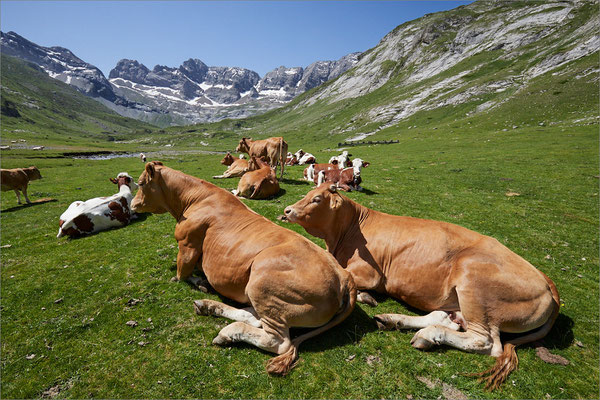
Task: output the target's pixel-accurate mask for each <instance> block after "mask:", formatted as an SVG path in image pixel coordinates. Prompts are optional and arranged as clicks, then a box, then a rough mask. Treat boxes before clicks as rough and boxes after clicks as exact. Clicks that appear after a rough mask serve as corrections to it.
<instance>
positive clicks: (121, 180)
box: [109, 172, 138, 190]
mask: <svg viewBox="0 0 600 400" xmlns="http://www.w3.org/2000/svg"><path fill="white" fill-rule="evenodd" d="M109 179H110V181H111V182H112V183H114V184H116V185H117V187H118V188H119V189H120V188H121V186H123V185H126V186H128V187H129V189H131V190H133V189H137V187H138V185H137V184H136V183H135V182H134V181H133V178H132V177H131V176H129V174H128V173H127V172H120V173H119V175H117V178H116V179H115V178H109Z"/></svg>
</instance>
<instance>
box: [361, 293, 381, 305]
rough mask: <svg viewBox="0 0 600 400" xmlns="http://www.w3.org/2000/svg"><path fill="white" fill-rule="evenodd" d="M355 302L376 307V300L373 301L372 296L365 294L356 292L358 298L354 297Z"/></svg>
mask: <svg viewBox="0 0 600 400" xmlns="http://www.w3.org/2000/svg"><path fill="white" fill-rule="evenodd" d="M356 301H358V302H359V303H363V304H366V305H368V306H371V307H377V300H375V299H374V298H373V296H371V295H370V294H369V293H367V292H358V296H356Z"/></svg>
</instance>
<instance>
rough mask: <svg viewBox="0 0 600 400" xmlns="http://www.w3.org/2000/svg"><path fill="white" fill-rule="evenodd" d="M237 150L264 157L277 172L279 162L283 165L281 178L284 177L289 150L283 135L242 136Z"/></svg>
mask: <svg viewBox="0 0 600 400" xmlns="http://www.w3.org/2000/svg"><path fill="white" fill-rule="evenodd" d="M235 151H240V152H242V153H248V156H250V157H252V156H254V157H258V158H260V157H262V158H264V160H265V161H266V162H268V163H269V165H270V166H271V167H273V168H274V169H275V171H276V172H277V164H279V165H280V166H281V175H280V178H283V170H284V167H285V158H286V154H287V152H288V144H287V142H286V141H285V140H283V138H282V137H270V138H268V139H263V140H252V139H251V138H242V139H241V140H240V143H239V144H238V146H237V147H236V149H235Z"/></svg>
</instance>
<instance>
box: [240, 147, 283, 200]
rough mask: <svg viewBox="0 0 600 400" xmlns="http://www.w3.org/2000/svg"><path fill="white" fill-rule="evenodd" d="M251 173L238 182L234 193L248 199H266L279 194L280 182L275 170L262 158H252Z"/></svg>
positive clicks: (249, 166) (249, 167)
mask: <svg viewBox="0 0 600 400" xmlns="http://www.w3.org/2000/svg"><path fill="white" fill-rule="evenodd" d="M248 169H249V171H248V172H247V173H245V174H244V176H242V178H241V179H240V181H239V182H238V187H237V190H234V191H233V192H232V193H233V194H234V195H236V196H241V197H246V198H248V199H256V200H258V199H266V198H269V197H271V196H274V195H276V194H277V193H279V182H278V181H277V176H276V175H275V170H273V168H271V167H270V166H269V164H267V163H266V162H265V161H264V160H263V159H262V158H256V157H251V158H250V161H249V162H248Z"/></svg>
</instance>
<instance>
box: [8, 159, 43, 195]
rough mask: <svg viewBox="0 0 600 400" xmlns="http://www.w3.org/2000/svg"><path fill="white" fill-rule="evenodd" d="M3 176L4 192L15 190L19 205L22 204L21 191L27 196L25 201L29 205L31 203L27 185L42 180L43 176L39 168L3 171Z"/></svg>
mask: <svg viewBox="0 0 600 400" xmlns="http://www.w3.org/2000/svg"><path fill="white" fill-rule="evenodd" d="M1 172H2V176H1V177H0V179H1V180H0V182H1V185H0V186H1V187H2V191H3V192H7V191H9V190H14V191H15V193H16V194H17V203H18V204H21V195H20V193H19V191H21V192H23V195H24V196H25V201H26V202H27V203H31V201H29V197H27V185H28V184H29V181H34V180H36V179H42V174H40V170H39V169H37V167H29V168H15V169H2V171H1Z"/></svg>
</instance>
